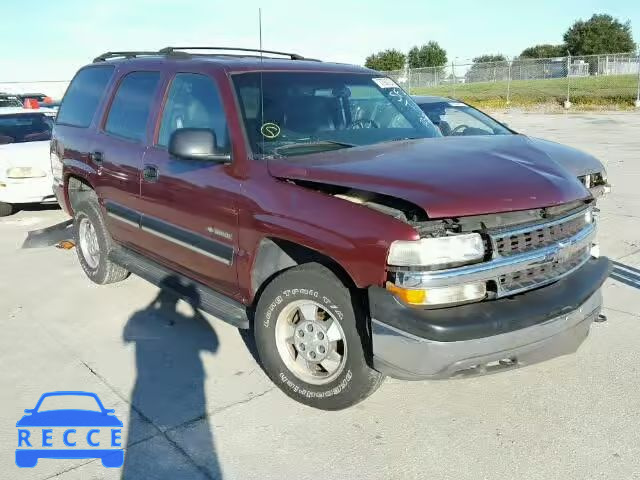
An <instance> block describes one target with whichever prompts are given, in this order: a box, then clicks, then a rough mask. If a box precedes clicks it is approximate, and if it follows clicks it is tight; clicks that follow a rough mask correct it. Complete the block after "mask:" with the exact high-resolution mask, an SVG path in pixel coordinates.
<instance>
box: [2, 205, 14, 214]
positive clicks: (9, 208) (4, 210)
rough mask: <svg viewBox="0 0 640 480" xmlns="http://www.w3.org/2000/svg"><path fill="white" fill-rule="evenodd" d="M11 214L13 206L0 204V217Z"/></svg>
mask: <svg viewBox="0 0 640 480" xmlns="http://www.w3.org/2000/svg"><path fill="white" fill-rule="evenodd" d="M13 212H14V208H13V205H11V204H10V203H4V202H0V217H8V216H9V215H11V214H12V213H13Z"/></svg>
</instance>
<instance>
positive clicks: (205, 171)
mask: <svg viewBox="0 0 640 480" xmlns="http://www.w3.org/2000/svg"><path fill="white" fill-rule="evenodd" d="M179 128H208V129H211V130H213V131H214V133H215V134H216V141H217V146H218V149H219V150H220V151H221V152H230V151H231V144H230V141H229V135H228V131H227V123H226V118H225V113H224V109H223V105H222V101H221V99H220V95H219V93H218V88H217V85H216V83H215V80H213V79H212V78H211V77H209V76H207V75H203V74H196V73H177V74H176V75H175V77H174V78H173V80H172V81H171V83H170V85H169V91H168V93H167V95H166V101H165V105H164V108H163V111H162V112H161V114H160V127H159V134H158V139H157V141H156V142H155V145H152V146H151V147H149V149H148V150H147V152H146V153H145V156H144V161H143V163H144V165H143V174H142V183H141V208H142V230H143V232H144V235H145V240H146V242H145V248H146V249H147V250H148V252H147V253H148V254H150V255H152V256H156V257H157V258H158V259H159V260H161V261H165V263H168V264H169V266H170V267H172V268H174V269H175V270H178V271H180V272H181V273H183V274H185V275H186V276H188V277H191V278H193V279H194V280H198V281H200V282H201V283H204V284H206V285H208V286H210V287H211V288H214V289H215V290H218V291H220V292H223V293H225V294H227V295H231V296H232V295H234V294H236V293H237V275H236V253H237V247H238V209H237V204H238V202H237V195H238V193H239V191H240V182H239V180H238V179H237V178H234V177H233V176H232V175H231V166H230V165H225V164H219V163H213V162H208V161H203V160H187V159H181V158H176V157H173V156H171V155H169V152H168V148H167V147H168V145H169V139H170V137H171V134H172V133H173V132H174V131H175V130H177V129H179Z"/></svg>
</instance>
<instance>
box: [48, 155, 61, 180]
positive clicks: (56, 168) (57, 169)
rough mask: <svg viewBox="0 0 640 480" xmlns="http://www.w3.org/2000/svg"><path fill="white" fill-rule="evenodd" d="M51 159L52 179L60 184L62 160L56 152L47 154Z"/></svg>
mask: <svg viewBox="0 0 640 480" xmlns="http://www.w3.org/2000/svg"><path fill="white" fill-rule="evenodd" d="M49 158H50V159H51V172H52V173H53V179H54V180H55V181H56V182H57V183H58V184H60V185H62V183H63V181H62V167H63V165H62V161H61V160H60V157H59V156H58V154H57V153H56V152H51V153H50V154H49Z"/></svg>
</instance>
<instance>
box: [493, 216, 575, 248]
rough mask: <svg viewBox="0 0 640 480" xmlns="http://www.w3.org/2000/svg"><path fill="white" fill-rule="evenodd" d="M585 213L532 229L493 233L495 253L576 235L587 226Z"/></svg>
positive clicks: (550, 242)
mask: <svg viewBox="0 0 640 480" xmlns="http://www.w3.org/2000/svg"><path fill="white" fill-rule="evenodd" d="M586 224H587V222H586V219H585V215H584V213H583V212H581V213H580V214H578V215H572V216H570V217H568V218H567V219H566V220H565V221H562V220H560V221H558V222H553V223H551V224H547V225H533V226H532V227H531V228H530V229H521V230H518V231H517V232H505V233H502V234H494V235H491V237H492V239H493V245H494V249H495V253H496V254H497V255H499V256H502V257H507V256H509V255H515V254H518V253H524V252H528V251H530V250H536V249H538V248H543V247H546V246H549V245H552V244H554V243H557V242H559V241H561V240H564V239H566V238H569V237H571V236H572V235H575V234H576V233H578V232H579V231H580V230H582V229H583V228H584V227H585V226H586Z"/></svg>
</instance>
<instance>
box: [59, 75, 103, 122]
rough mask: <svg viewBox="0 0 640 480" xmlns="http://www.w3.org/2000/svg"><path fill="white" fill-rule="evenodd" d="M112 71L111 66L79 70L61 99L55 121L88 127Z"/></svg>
mask: <svg viewBox="0 0 640 480" xmlns="http://www.w3.org/2000/svg"><path fill="white" fill-rule="evenodd" d="M113 70H114V68H113V65H104V66H99V67H88V68H85V69H83V70H80V71H79V72H78V74H77V75H76V76H75V77H74V79H73V80H72V82H71V84H70V85H69V88H68V89H67V92H66V93H65V95H64V98H63V99H62V104H61V105H60V111H59V112H58V117H57V119H56V121H57V122H58V123H60V124H64V125H71V126H74V127H84V128H86V127H88V126H89V125H90V124H91V120H93V116H94V115H95V114H96V110H97V109H98V105H99V104H100V99H101V98H102V96H103V95H104V92H105V90H106V89H107V85H108V84H109V80H110V79H111V76H112V75H113Z"/></svg>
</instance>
